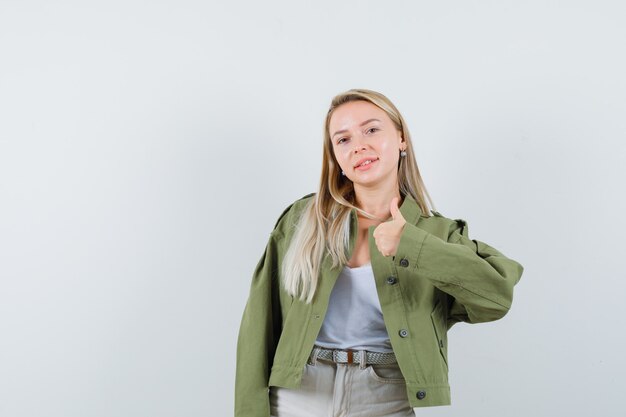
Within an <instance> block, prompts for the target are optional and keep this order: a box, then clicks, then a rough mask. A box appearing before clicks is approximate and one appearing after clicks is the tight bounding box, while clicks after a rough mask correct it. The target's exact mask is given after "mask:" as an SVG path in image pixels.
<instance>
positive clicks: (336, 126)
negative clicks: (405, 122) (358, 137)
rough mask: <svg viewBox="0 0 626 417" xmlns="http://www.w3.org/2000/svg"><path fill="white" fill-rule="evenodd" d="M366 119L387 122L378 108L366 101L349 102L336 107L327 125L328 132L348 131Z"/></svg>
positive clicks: (385, 115) (383, 113)
mask: <svg viewBox="0 0 626 417" xmlns="http://www.w3.org/2000/svg"><path fill="white" fill-rule="evenodd" d="M368 119H378V120H380V121H381V122H383V123H386V122H389V121H390V119H389V116H387V113H385V112H384V111H383V110H382V109H380V108H379V107H378V106H375V105H373V104H372V103H370V102H368V101H350V102H348V103H344V104H342V105H341V106H339V107H337V108H336V109H335V111H334V112H333V114H332V116H331V117H330V121H329V124H328V127H329V130H330V132H331V133H332V132H335V131H337V130H342V129H349V128H352V127H353V126H359V125H360V124H361V123H362V122H364V121H365V120H368Z"/></svg>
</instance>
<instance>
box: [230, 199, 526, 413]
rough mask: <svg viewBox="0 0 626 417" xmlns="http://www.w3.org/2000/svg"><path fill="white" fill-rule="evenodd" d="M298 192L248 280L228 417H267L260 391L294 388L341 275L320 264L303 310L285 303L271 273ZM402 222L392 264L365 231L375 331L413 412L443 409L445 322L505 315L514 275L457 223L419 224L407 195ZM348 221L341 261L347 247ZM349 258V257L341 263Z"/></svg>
mask: <svg viewBox="0 0 626 417" xmlns="http://www.w3.org/2000/svg"><path fill="white" fill-rule="evenodd" d="M313 195H314V194H308V195H306V196H304V197H302V198H301V199H299V200H296V201H295V202H294V203H292V204H291V205H290V206H289V207H287V208H286V209H285V211H284V212H283V213H282V215H281V216H280V217H279V219H278V221H277V222H276V225H275V226H274V230H273V231H272V233H271V234H270V237H269V241H268V243H267V246H266V248H265V253H264V254H263V256H262V257H261V259H260V260H259V262H258V264H257V266H256V268H255V270H254V275H253V277H252V284H251V287H250V294H249V298H248V301H247V304H246V307H245V310H244V313H243V318H242V320H241V327H240V330H239V338H238V342H237V370H236V381H235V416H237V417H268V416H269V415H270V410H269V391H268V387H269V386H277V387H286V388H299V386H300V381H301V378H302V373H303V371H304V369H305V365H306V362H307V359H308V357H309V354H310V353H311V350H312V348H313V345H314V343H315V339H316V338H317V335H318V333H319V331H320V328H321V326H322V322H323V321H324V315H325V313H326V309H327V307H328V300H329V298H330V293H331V291H332V289H333V285H334V284H335V281H336V279H337V277H338V276H339V273H340V272H341V267H338V268H334V269H333V268H331V261H330V257H329V256H326V257H325V258H324V261H323V263H322V268H321V273H320V277H319V282H318V289H317V292H316V295H315V297H314V299H313V302H312V303H311V304H306V303H304V302H301V301H299V300H298V299H294V298H293V297H291V296H289V295H288V294H287V293H286V292H285V290H284V289H283V288H282V286H281V285H280V279H279V266H280V264H281V262H282V259H283V256H284V254H285V252H286V250H287V248H288V245H289V242H290V238H291V236H292V234H293V231H294V225H295V223H296V221H297V220H298V218H299V215H300V213H301V212H302V210H303V208H304V207H305V205H306V204H307V203H308V202H309V200H310V199H311V198H313V197H312V196H313ZM400 212H401V213H402V216H404V218H405V219H406V224H405V226H404V228H403V230H402V235H401V238H400V243H399V246H398V249H397V252H396V255H395V256H394V257H384V256H382V255H381V253H380V252H379V251H378V249H377V247H376V244H375V240H374V237H373V232H374V229H375V227H374V226H371V227H370V228H369V250H370V258H371V265H372V269H373V271H374V277H375V280H376V289H377V291H378V297H379V299H380V305H381V307H382V311H383V317H384V320H385V325H386V327H387V331H388V333H389V338H390V341H391V345H392V348H393V350H394V352H395V354H396V358H397V361H398V365H399V366H400V369H401V371H402V374H403V375H404V378H405V380H406V387H407V393H408V398H409V401H410V403H411V406H413V407H425V406H435V405H448V404H450V387H449V385H448V359H447V348H448V343H447V338H446V332H447V330H448V329H449V328H450V327H452V325H453V324H454V323H457V322H459V321H464V322H468V323H479V322H488V321H493V320H497V319H499V318H501V317H503V316H504V315H505V314H506V313H507V312H508V311H509V309H510V308H511V301H512V298H513V286H514V285H515V284H516V283H517V282H518V281H519V279H520V277H521V275H522V272H523V267H522V265H521V264H519V263H518V262H516V261H514V260H512V259H510V258H507V257H506V256H504V255H503V254H502V253H500V252H499V251H497V250H496V249H494V248H493V247H491V246H489V245H487V244H486V243H483V242H480V241H478V240H473V239H470V238H469V236H468V227H467V223H466V222H465V221H464V220H461V219H455V220H452V219H448V218H446V217H443V216H442V215H441V214H439V213H437V212H435V211H433V214H434V216H424V215H422V212H421V210H420V208H419V206H418V205H417V203H416V202H415V200H414V199H413V198H412V197H411V196H410V195H407V196H406V197H405V199H404V201H403V203H402V206H401V207H400ZM356 230H357V217H356V210H354V209H353V210H352V213H351V228H350V246H349V250H350V254H351V253H352V250H353V248H354V247H355V244H356ZM348 258H350V256H348Z"/></svg>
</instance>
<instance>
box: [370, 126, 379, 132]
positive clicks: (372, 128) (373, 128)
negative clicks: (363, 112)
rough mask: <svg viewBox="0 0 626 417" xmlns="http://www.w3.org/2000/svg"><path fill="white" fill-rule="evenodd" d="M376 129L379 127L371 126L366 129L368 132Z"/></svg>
mask: <svg viewBox="0 0 626 417" xmlns="http://www.w3.org/2000/svg"><path fill="white" fill-rule="evenodd" d="M377 130H380V129H379V128H377V127H371V128H369V129H367V131H368V132H373V131H377Z"/></svg>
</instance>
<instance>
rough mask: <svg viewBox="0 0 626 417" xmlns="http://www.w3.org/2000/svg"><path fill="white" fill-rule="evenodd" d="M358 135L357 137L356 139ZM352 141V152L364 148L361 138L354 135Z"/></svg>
mask: <svg viewBox="0 0 626 417" xmlns="http://www.w3.org/2000/svg"><path fill="white" fill-rule="evenodd" d="M357 137H358V139H357ZM352 141H353V142H354V153H359V151H361V150H363V149H365V141H364V140H363V138H361V137H359V136H358V135H356V136H355V137H354V138H353V139H352Z"/></svg>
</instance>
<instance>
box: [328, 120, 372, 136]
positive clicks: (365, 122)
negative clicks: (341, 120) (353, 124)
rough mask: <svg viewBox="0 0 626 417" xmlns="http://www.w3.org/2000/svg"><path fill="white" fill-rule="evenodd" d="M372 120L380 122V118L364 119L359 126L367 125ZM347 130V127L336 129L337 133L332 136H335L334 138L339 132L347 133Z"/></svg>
mask: <svg viewBox="0 0 626 417" xmlns="http://www.w3.org/2000/svg"><path fill="white" fill-rule="evenodd" d="M370 122H380V120H378V119H368V120H366V121H364V122H363V123H361V124H360V125H359V127H360V126H365V125H366V124H368V123H370ZM347 131H348V130H347V129H343V130H338V131H336V132H335V133H333V135H332V136H331V137H333V138H334V137H335V136H336V135H338V134H340V133H345V132H347Z"/></svg>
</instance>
